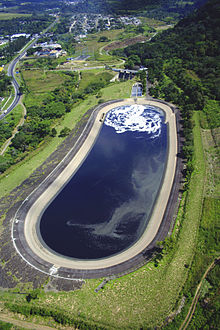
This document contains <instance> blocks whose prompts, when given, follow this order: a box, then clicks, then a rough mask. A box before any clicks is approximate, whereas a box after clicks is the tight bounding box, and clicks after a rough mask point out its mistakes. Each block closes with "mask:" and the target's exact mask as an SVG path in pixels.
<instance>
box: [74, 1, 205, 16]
mask: <svg viewBox="0 0 220 330" xmlns="http://www.w3.org/2000/svg"><path fill="white" fill-rule="evenodd" d="M205 1H206V0H193V1H182V0H167V1H165V0H136V1H133V0H96V1H92V0H82V1H80V3H79V4H78V5H76V6H74V10H76V11H79V12H105V13H113V14H118V15H127V14H135V15H136V14H141V15H145V16H148V17H153V18H156V17H157V18H165V17H167V16H169V15H170V16H174V17H178V18H180V17H183V16H185V15H187V14H188V13H190V12H191V11H192V10H193V9H195V8H198V7H200V6H201V5H202V4H203V3H205Z"/></svg>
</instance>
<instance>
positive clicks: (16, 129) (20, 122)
mask: <svg viewBox="0 0 220 330" xmlns="http://www.w3.org/2000/svg"><path fill="white" fill-rule="evenodd" d="M22 99H23V96H22ZM22 99H21V100H20V101H19V103H18V104H20V105H22V107H23V115H22V118H21V119H20V121H19V123H18V124H17V126H16V127H15V128H14V130H13V132H12V136H11V137H10V138H9V139H8V140H7V141H5V143H4V144H3V146H2V151H1V153H0V155H1V156H3V155H4V153H5V151H6V150H7V148H8V146H9V144H10V143H11V140H12V139H13V138H14V136H15V134H17V133H18V128H19V127H21V126H23V125H24V122H25V116H26V113H27V111H26V108H25V106H24V104H23V103H22Z"/></svg>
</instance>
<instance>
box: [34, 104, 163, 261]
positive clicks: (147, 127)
mask: <svg viewBox="0 0 220 330" xmlns="http://www.w3.org/2000/svg"><path fill="white" fill-rule="evenodd" d="M166 157H167V127H166V124H165V123H164V113H163V112H162V110H160V109H159V108H156V107H152V106H148V105H146V106H143V105H134V106H123V107H118V108H115V109H113V110H111V111H110V112H109V113H108V114H107V116H106V119H105V122H104V125H103V127H102V129H101V132H100V134H99V136H98V138H97V140H96V143H95V145H94V146H93V148H92V150H91V152H90V153H89V155H88V156H87V158H86V160H85V161H84V163H83V164H82V165H81V167H80V168H79V170H78V171H77V172H76V173H75V175H74V176H73V177H72V178H71V180H70V181H69V182H68V184H67V185H66V186H65V187H64V188H63V190H62V191H61V192H60V193H59V194H58V196H57V197H56V198H55V199H54V200H53V201H52V202H51V204H50V205H49V206H48V207H47V209H46V210H45V211H44V213H43V215H42V218H41V221H40V232H41V236H42V239H43V240H44V242H45V243H46V244H47V245H48V246H49V247H50V248H51V249H52V250H54V251H55V252H57V253H59V254H61V255H65V256H68V257H72V258H79V259H97V258H103V257H108V256H111V255H113V254H116V253H119V252H121V251H123V250H125V249H126V248H128V247H129V246H131V245H132V244H133V243H134V242H135V241H137V240H138V239H139V238H140V236H141V235H142V234H143V232H144V230H145V228H146V226H147V223H148V221H149V218H150V214H151V212H152V209H153V206H154V202H155V198H156V196H157V194H158V191H159V189H160V185H161V182H162V178H163V174H164V170H165V165H166Z"/></svg>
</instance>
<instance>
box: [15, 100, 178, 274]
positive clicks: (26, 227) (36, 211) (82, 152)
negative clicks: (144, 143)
mask: <svg viewBox="0 0 220 330" xmlns="http://www.w3.org/2000/svg"><path fill="white" fill-rule="evenodd" d="M135 103H137V104H144V105H146V104H149V105H153V106H156V107H159V108H161V109H162V110H163V111H164V112H165V114H166V123H168V125H169V143H168V144H169V153H168V159H167V166H166V171H165V175H164V181H163V184H162V186H161V190H160V192H159V195H158V198H157V201H156V204H155V206H154V210H153V213H152V216H151V219H150V222H149V224H148V226H147V228H146V230H145V232H144V233H143V235H142V236H141V238H140V239H139V240H138V241H137V242H136V243H135V244H134V245H133V246H131V247H130V248H128V249H127V250H126V251H124V252H122V253H119V254H117V255H115V256H112V257H108V258H103V259H99V260H78V259H72V258H67V257H64V256H60V255H58V254H56V253H55V252H53V251H52V250H50V249H49V248H47V247H46V246H45V245H44V244H43V243H42V242H40V240H39V232H38V230H39V229H38V219H39V217H40V216H41V214H42V212H43V211H44V209H45V208H46V206H47V204H48V202H49V201H50V200H51V199H52V198H54V197H55V196H56V194H57V193H58V192H59V190H60V188H61V187H62V186H63V185H64V184H65V183H66V182H67V181H68V180H69V178H70V176H71V175H72V173H74V172H76V171H77V169H78V168H79V166H80V164H81V163H82V162H83V161H84V159H85V157H86V156H87V154H88V152H89V151H90V150H91V148H92V146H93V144H94V143H95V140H96V137H97V135H98V133H99V131H100V129H101V126H102V122H100V119H101V118H102V115H103V113H106V112H108V111H109V110H111V109H113V108H115V107H118V106H122V105H132V104H135ZM176 157H177V132H176V116H175V114H174V112H173V111H172V109H171V108H170V107H169V106H168V105H166V104H164V103H161V102H157V101H154V100H152V101H149V100H145V99H138V100H137V101H136V102H135V101H134V100H133V99H127V100H124V101H120V102H115V103H112V104H108V105H106V106H105V107H103V108H102V109H101V110H100V111H99V112H98V114H97V116H96V118H95V119H94V123H93V126H92V127H91V129H90V131H89V133H88V136H87V138H86V140H85V141H84V143H83V144H82V146H81V147H80V149H79V150H78V152H76V154H75V156H74V158H72V159H71V160H70V161H69V163H68V165H67V166H65V167H64V169H63V170H62V171H61V172H60V173H59V172H58V175H57V177H56V178H55V180H52V181H51V182H50V184H47V185H46V186H45V189H42V187H41V193H40V195H39V194H38V195H39V196H38V197H37V198H35V199H34V193H33V195H32V196H31V198H30V200H29V199H28V200H26V201H25V203H24V204H23V205H22V206H21V208H22V213H21V212H20V213H18V212H17V215H18V214H20V216H19V217H18V219H15V220H14V224H13V228H12V238H13V239H14V245H15V247H16V249H17V251H18V252H19V246H18V245H19V244H17V243H16V241H15V239H17V238H19V239H20V241H21V242H22V244H23V246H24V245H25V244H27V246H28V250H30V251H31V253H30V254H32V257H33V255H34V256H35V257H36V258H37V259H38V260H41V261H42V263H46V264H47V267H46V268H48V267H50V266H51V265H54V269H56V270H58V269H61V268H65V269H66V272H67V273H68V269H69V270H70V272H71V270H76V269H78V270H82V271H85V272H86V271H90V270H93V271H98V270H100V269H104V268H110V267H114V266H117V265H120V264H121V263H125V262H128V261H129V260H130V259H132V258H135V257H136V256H137V255H138V254H139V253H141V252H142V251H143V250H144V249H146V247H147V246H149V245H150V244H151V242H152V241H153V240H154V238H155V236H156V235H157V233H158V230H159V228H160V226H161V223H162V220H163V217H164V214H165V210H166V207H167V203H168V200H169V196H170V192H171V190H172V185H173V181H174V176H175V170H176V160H177V158H176ZM19 211H20V210H19ZM22 215H23V216H22ZM16 217H17V216H16ZM20 254H21V253H20ZM21 256H22V254H21ZM22 257H23V258H24V259H25V260H26V257H25V256H22ZM26 261H27V260H26ZM44 269H45V267H44ZM48 273H50V274H51V270H50V271H49V270H48ZM97 277H98V276H97Z"/></svg>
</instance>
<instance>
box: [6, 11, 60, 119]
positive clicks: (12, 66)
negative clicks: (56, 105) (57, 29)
mask: <svg viewBox="0 0 220 330" xmlns="http://www.w3.org/2000/svg"><path fill="white" fill-rule="evenodd" d="M58 19H59V18H58V17H57V18H56V20H55V21H54V22H53V23H52V24H50V25H49V26H48V28H46V30H44V32H43V33H41V34H40V35H39V36H37V37H36V38H34V39H33V40H32V42H31V43H30V44H29V45H28V46H27V45H26V46H25V47H23V48H22V50H21V51H20V52H19V54H18V56H16V57H15V58H14V59H13V60H12V61H11V63H10V64H9V66H8V72H7V75H8V76H9V77H12V85H13V87H14V92H15V95H14V100H13V102H12V103H11V105H9V107H8V108H7V109H6V110H4V112H3V113H2V114H1V115H0V120H2V119H3V118H4V117H5V116H7V115H8V114H9V113H10V112H11V111H12V110H13V109H14V108H15V107H16V105H17V104H18V102H19V101H20V98H21V93H20V91H19V83H18V82H17V80H16V78H15V68H16V65H17V63H18V62H19V61H20V59H21V58H22V57H23V56H25V54H26V51H27V50H28V49H29V48H31V47H33V45H34V44H35V43H36V42H37V41H38V39H40V38H42V37H43V36H44V35H45V33H47V31H48V30H50V29H51V28H52V27H53V26H54V25H55V24H56V23H57V21H58Z"/></svg>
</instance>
